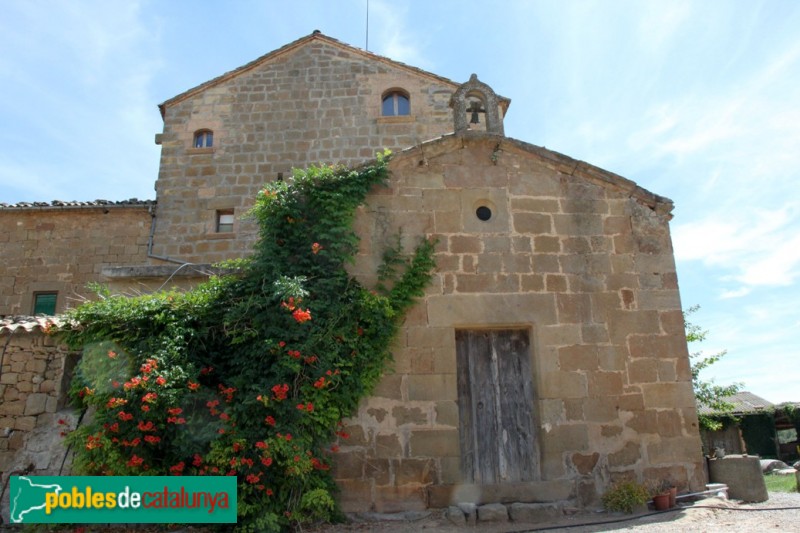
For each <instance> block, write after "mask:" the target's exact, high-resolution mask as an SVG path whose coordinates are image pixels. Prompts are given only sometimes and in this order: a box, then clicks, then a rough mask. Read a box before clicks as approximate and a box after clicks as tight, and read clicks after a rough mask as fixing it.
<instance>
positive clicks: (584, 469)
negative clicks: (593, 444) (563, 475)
mask: <svg viewBox="0 0 800 533" xmlns="http://www.w3.org/2000/svg"><path fill="white" fill-rule="evenodd" d="M598 459H600V454H599V453H597V452H594V453H591V454H588V455H587V454H583V453H573V454H572V465H573V466H574V467H575V470H576V471H577V472H578V473H579V474H580V475H582V476H586V475H589V474H591V473H592V471H593V470H594V467H595V466H597V461H598Z"/></svg>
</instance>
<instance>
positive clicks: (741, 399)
mask: <svg viewBox="0 0 800 533" xmlns="http://www.w3.org/2000/svg"><path fill="white" fill-rule="evenodd" d="M725 402H726V403H729V404H731V405H733V410H732V411H731V414H735V415H746V414H753V413H760V412H763V411H766V410H767V409H771V408H773V407H775V404H774V403H772V402H769V401H767V400H765V399H764V398H762V397H760V396H756V395H755V394H753V393H752V392H747V391H740V392H737V393H736V394H734V395H733V396H729V397H728V398H725ZM698 412H699V413H700V414H701V415H713V414H716V411H714V410H713V409H711V408H710V407H708V406H706V405H701V406H700V408H699V409H698Z"/></svg>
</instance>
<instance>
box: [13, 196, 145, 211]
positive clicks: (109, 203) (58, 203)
mask: <svg viewBox="0 0 800 533" xmlns="http://www.w3.org/2000/svg"><path fill="white" fill-rule="evenodd" d="M155 204H156V201H155V200H139V199H138V198H129V199H128V200H119V201H113V200H93V201H86V202H78V201H69V202H65V201H63V200H53V201H52V202H17V203H15V204H9V203H6V202H0V209H36V208H40V209H53V208H59V207H63V208H74V207H133V206H151V205H155Z"/></svg>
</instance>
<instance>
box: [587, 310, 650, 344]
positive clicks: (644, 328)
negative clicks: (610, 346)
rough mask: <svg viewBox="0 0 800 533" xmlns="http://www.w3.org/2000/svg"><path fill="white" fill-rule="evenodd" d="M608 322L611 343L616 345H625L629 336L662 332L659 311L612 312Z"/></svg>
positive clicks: (609, 314) (609, 313)
mask: <svg viewBox="0 0 800 533" xmlns="http://www.w3.org/2000/svg"><path fill="white" fill-rule="evenodd" d="M595 319H596V318H595ZM608 320H609V334H610V335H611V342H613V343H615V344H624V343H625V342H626V340H627V338H628V336H629V335H659V334H660V332H661V323H660V321H659V319H658V312H657V311H623V310H611V311H609V312H608Z"/></svg>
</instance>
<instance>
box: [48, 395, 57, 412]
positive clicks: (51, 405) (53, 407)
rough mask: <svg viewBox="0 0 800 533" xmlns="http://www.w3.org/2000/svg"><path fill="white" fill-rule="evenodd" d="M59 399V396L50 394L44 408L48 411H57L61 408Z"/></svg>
mask: <svg viewBox="0 0 800 533" xmlns="http://www.w3.org/2000/svg"><path fill="white" fill-rule="evenodd" d="M59 407H60V406H59V400H58V398H57V397H55V396H52V395H48V396H47V402H46V403H45V407H44V410H45V412H47V413H55V412H56V411H58V409H59Z"/></svg>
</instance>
